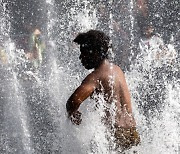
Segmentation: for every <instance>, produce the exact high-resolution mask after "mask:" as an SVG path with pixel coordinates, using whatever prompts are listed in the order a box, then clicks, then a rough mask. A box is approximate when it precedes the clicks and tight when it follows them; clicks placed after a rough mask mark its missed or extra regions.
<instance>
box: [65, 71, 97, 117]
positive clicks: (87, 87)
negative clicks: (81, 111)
mask: <svg viewBox="0 0 180 154" xmlns="http://www.w3.org/2000/svg"><path fill="white" fill-rule="evenodd" d="M97 85H98V81H97V77H96V75H95V73H94V72H92V73H91V74H89V75H88V76H87V77H86V78H85V79H84V80H83V82H82V84H81V85H80V86H79V87H78V88H77V89H76V90H75V92H74V93H73V94H72V95H71V96H70V98H69V99H68V101H67V103H66V109H67V112H68V116H69V117H70V116H71V115H72V114H73V113H75V112H76V111H77V110H78V108H79V106H80V104H81V103H82V102H83V101H84V100H85V99H87V98H88V97H89V96H90V95H91V94H92V93H93V92H94V90H95V89H96V87H97Z"/></svg>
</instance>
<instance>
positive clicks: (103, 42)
mask: <svg viewBox="0 0 180 154" xmlns="http://www.w3.org/2000/svg"><path fill="white" fill-rule="evenodd" d="M109 40H110V39H109V37H108V36H107V35H105V34H104V33H103V32H101V31H98V30H90V31H88V32H86V33H80V34H79V35H78V36H77V37H76V38H75V39H74V42H76V43H78V44H79V45H80V51H81V55H80V57H79V58H80V59H81V62H82V64H83V66H84V67H85V68H86V69H92V68H96V67H98V66H99V64H100V63H101V62H102V60H104V59H106V58H108V48H109Z"/></svg>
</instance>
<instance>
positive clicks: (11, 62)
mask: <svg viewBox="0 0 180 154" xmlns="http://www.w3.org/2000/svg"><path fill="white" fill-rule="evenodd" d="M41 2H42V3H41V4H42V6H41V7H44V8H43V9H42V10H41V11H42V12H43V13H44V17H42V20H43V21H45V24H44V25H43V26H42V27H43V32H44V35H45V37H46V44H47V45H46V53H45V58H44V63H43V65H42V67H41V68H40V69H39V70H38V71H37V72H33V71H29V70H27V68H26V65H27V60H26V59H25V58H24V50H22V49H18V48H16V44H15V42H13V40H11V37H10V34H11V33H12V32H11V30H10V28H9V27H11V26H10V25H11V22H12V21H11V20H12V18H11V20H10V17H8V16H7V14H8V12H7V10H6V7H5V3H4V2H3V1H1V4H3V5H0V7H2V8H3V9H2V10H4V12H3V11H2V12H3V14H1V16H0V20H1V21H2V23H5V22H6V23H8V24H3V26H1V31H0V35H1V37H0V38H2V40H3V39H4V38H8V39H6V41H5V43H4V47H5V49H6V52H7V55H8V65H2V66H1V67H0V69H1V72H2V73H1V75H0V77H1V81H0V87H1V88H0V101H1V109H0V119H1V122H0V128H1V129H0V136H1V141H0V150H1V151H2V153H13V154H15V153H17V154H21V153H27V154H31V153H33V154H34V153H35V154H36V153H37V154H38V153H58V154H59V153H61V154H72V153H73V154H76V153H77V154H86V153H87V154H109V153H116V152H114V151H112V150H110V149H109V147H110V146H111V144H113V143H112V141H113V139H111V136H110V134H109V132H108V131H107V129H106V127H105V126H104V125H103V124H102V122H101V118H102V117H103V116H104V112H103V106H104V99H103V98H102V97H101V96H96V97H97V99H98V104H99V106H98V107H97V103H96V102H95V101H94V100H90V99H87V100H86V101H85V102H84V103H83V104H82V106H81V107H80V111H82V115H83V117H82V119H83V121H82V124H81V125H80V126H75V125H73V124H72V123H71V122H70V121H69V119H67V115H66V108H65V104H66V101H67V99H68V98H69V96H70V95H71V94H72V92H73V91H74V90H75V88H76V87H77V86H79V85H80V83H81V81H82V79H83V78H84V77H85V76H86V75H87V74H88V73H89V71H85V70H84V68H83V67H82V66H81V65H80V62H79V60H78V55H79V53H78V52H79V51H78V50H79V49H78V48H77V46H75V45H74V44H73V43H72V40H73V39H74V37H75V36H76V35H77V33H78V32H84V31H87V30H89V29H96V28H99V27H101V28H102V29H103V30H104V31H106V32H107V33H109V35H110V36H111V37H112V38H113V36H114V35H113V34H115V33H116V31H114V30H113V26H114V25H113V18H115V17H114V14H113V10H112V7H113V1H108V6H104V5H103V2H102V4H101V2H100V4H99V3H98V2H94V1H87V0H84V1H78V0H77V1H67V2H66V3H64V2H57V1H55V0H46V1H41ZM27 3H28V2H27ZM34 3H35V2H34ZM119 3H120V2H119ZM121 3H122V2H121ZM25 4H26V3H25ZM96 5H97V6H96ZM133 5H134V1H132V0H130V1H129V4H128V8H130V11H129V14H128V15H129V18H128V19H127V20H128V21H127V20H123V22H125V24H127V25H128V24H129V25H128V26H129V28H128V29H129V30H128V32H129V35H130V36H131V37H130V39H129V43H130V44H131V45H130V47H129V48H130V53H131V56H134V55H133V54H134V53H133V51H134V50H133V45H134V43H135V42H136V40H135V39H136V36H135V35H134V31H135V28H136V27H135V25H134V22H135V17H134V16H133V9H134V8H133ZM16 7H17V6H16ZM38 7H39V9H41V7H40V6H38ZM98 7H99V8H100V9H102V10H103V9H106V10H105V11H104V12H101V13H102V14H101V15H102V16H104V17H107V16H108V19H109V21H108V22H107V23H108V24H109V25H108V27H105V24H102V23H103V22H104V23H105V21H104V20H102V16H101V17H100V14H98V13H100V11H99V12H98V9H99V8H98ZM102 10H101V11H102ZM5 12H6V13H5ZM103 13H105V14H103ZM122 17H124V16H123V15H122ZM129 19H130V20H129ZM5 25H7V27H6V26H5ZM103 26H104V27H103ZM3 41H4V40H3ZM112 43H113V42H112ZM148 54H149V53H148V52H147V51H146V50H142V51H141V52H139V53H138V54H137V57H136V60H134V61H132V60H133V59H132V58H131V57H129V59H130V61H131V62H132V63H131V65H130V70H128V71H126V72H125V74H126V78H127V82H128V85H129V89H130V91H131V94H132V104H133V111H134V116H135V119H136V121H137V127H138V130H139V132H140V135H141V144H140V145H139V146H137V147H133V148H132V149H130V150H129V151H127V153H133V152H134V151H137V153H142V154H151V153H154V154H161V153H162V154H164V153H167V154H175V153H177V152H178V150H179V149H178V148H179V146H180V142H179V137H180V132H179V121H178V119H179V115H180V105H179V102H180V101H179V100H180V98H179V96H180V88H179V87H180V82H179V79H178V72H179V61H178V60H179V59H178V58H177V57H176V58H175V60H174V62H173V63H172V64H169V63H167V62H166V59H164V60H163V61H153V60H150V59H148ZM116 56H118V52H116ZM97 99H96V100H97ZM112 112H113V108H112ZM112 146H113V145H112Z"/></svg>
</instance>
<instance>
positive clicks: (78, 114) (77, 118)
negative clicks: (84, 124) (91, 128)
mask: <svg viewBox="0 0 180 154" xmlns="http://www.w3.org/2000/svg"><path fill="white" fill-rule="evenodd" d="M81 115H82V113H81V112H79V111H76V112H74V113H73V114H72V115H71V116H70V117H69V118H70V120H71V121H72V123H73V124H75V125H80V124H81V121H82V119H81Z"/></svg>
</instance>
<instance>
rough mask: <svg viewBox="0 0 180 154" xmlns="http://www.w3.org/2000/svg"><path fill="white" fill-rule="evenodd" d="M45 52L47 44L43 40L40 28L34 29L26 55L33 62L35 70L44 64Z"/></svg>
mask: <svg viewBox="0 0 180 154" xmlns="http://www.w3.org/2000/svg"><path fill="white" fill-rule="evenodd" d="M44 50H45V43H44V41H43V39H42V35H41V31H40V30H39V29H38V28H34V30H33V32H32V34H31V36H30V38H29V51H28V52H27V53H26V58H27V59H29V60H30V61H32V63H33V66H34V67H35V69H37V68H39V67H40V66H41V64H42V61H43V52H44Z"/></svg>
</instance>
